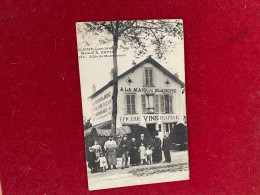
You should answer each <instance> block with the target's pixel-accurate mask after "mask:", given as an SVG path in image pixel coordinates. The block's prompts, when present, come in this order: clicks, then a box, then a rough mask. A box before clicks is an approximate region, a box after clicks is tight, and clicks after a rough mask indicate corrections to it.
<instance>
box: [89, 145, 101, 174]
mask: <svg viewBox="0 0 260 195" xmlns="http://www.w3.org/2000/svg"><path fill="white" fill-rule="evenodd" d="M91 148H92V149H93V151H94V152H95V154H96V160H98V159H99V157H100V154H101V152H102V148H101V146H100V145H99V143H98V141H97V140H95V141H94V145H93V146H92V147H91ZM99 168H100V163H99V162H96V170H99Z"/></svg>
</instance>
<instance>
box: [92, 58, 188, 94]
mask: <svg viewBox="0 0 260 195" xmlns="http://www.w3.org/2000/svg"><path fill="white" fill-rule="evenodd" d="M148 62H149V63H151V64H153V65H154V66H155V67H157V68H158V69H159V70H161V71H162V72H163V73H165V74H166V75H168V76H169V77H170V78H172V79H173V80H175V81H176V82H177V83H179V84H180V85H181V87H182V88H183V87H184V86H185V84H184V83H183V82H182V81H181V80H180V79H179V78H178V77H176V76H175V75H173V74H172V73H171V72H170V71H168V70H167V69H166V68H164V67H163V66H162V65H161V64H159V63H158V62H157V61H155V60H154V59H153V58H152V57H151V56H149V57H148V58H146V59H145V60H143V61H142V62H140V63H139V64H137V65H135V66H133V67H132V68H130V69H129V70H127V71H125V72H124V73H122V74H121V75H120V76H119V77H118V80H119V79H121V78H122V77H124V76H125V75H127V74H129V73H131V72H133V71H134V70H136V69H137V68H139V67H140V66H142V65H143V64H145V63H148ZM110 86H113V80H111V81H109V82H108V83H107V84H106V85H105V86H103V87H102V88H100V89H99V90H97V91H96V92H95V93H93V94H92V95H91V96H89V98H94V97H96V96H97V95H98V94H100V93H101V92H103V91H104V90H106V89H107V88H108V87H110Z"/></svg>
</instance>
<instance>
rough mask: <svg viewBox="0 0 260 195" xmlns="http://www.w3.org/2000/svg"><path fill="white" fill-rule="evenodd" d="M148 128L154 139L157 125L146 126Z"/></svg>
mask: <svg viewBox="0 0 260 195" xmlns="http://www.w3.org/2000/svg"><path fill="white" fill-rule="evenodd" d="M146 127H147V129H148V131H149V132H150V135H151V137H152V138H154V134H155V131H156V124H155V123H154V124H146Z"/></svg>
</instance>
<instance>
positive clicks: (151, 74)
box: [148, 69, 153, 86]
mask: <svg viewBox="0 0 260 195" xmlns="http://www.w3.org/2000/svg"><path fill="white" fill-rule="evenodd" d="M148 70H149V86H152V85H153V69H148Z"/></svg>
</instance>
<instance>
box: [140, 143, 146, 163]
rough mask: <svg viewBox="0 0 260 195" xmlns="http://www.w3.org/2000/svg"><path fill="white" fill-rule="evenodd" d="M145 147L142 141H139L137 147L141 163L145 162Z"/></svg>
mask: <svg viewBox="0 0 260 195" xmlns="http://www.w3.org/2000/svg"><path fill="white" fill-rule="evenodd" d="M145 151H146V149H145V147H144V143H141V146H140V147H139V153H140V159H141V164H145V159H146V158H145Z"/></svg>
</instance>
